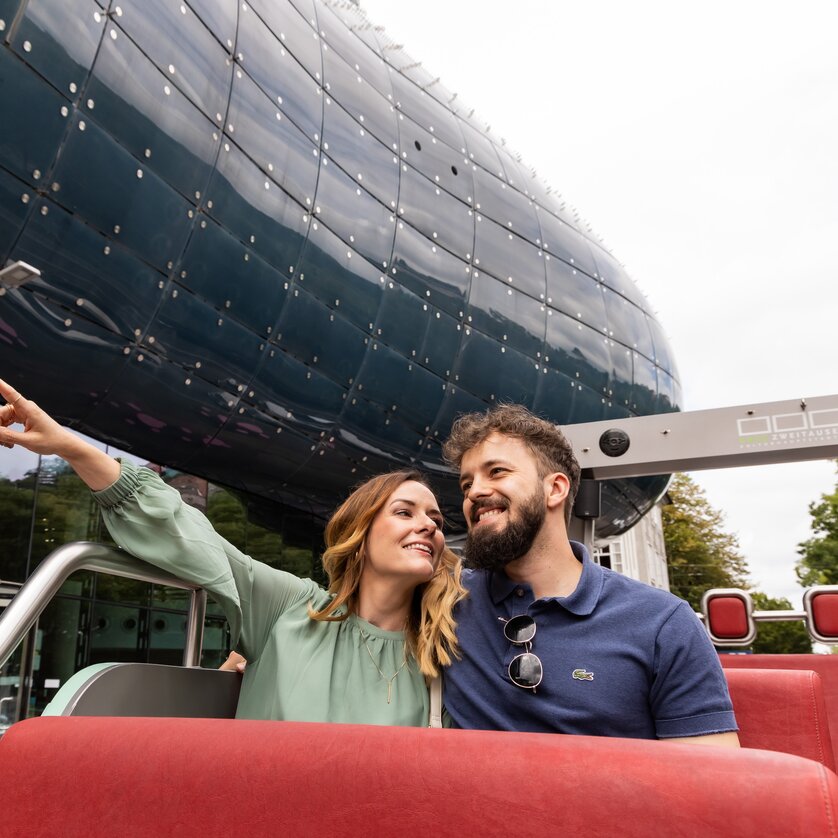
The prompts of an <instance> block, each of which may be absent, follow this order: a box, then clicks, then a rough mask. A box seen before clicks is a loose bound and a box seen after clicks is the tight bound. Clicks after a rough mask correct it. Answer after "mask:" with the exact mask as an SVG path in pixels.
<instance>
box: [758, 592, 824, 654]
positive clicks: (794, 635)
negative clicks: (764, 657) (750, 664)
mask: <svg viewBox="0 0 838 838" xmlns="http://www.w3.org/2000/svg"><path fill="white" fill-rule="evenodd" d="M751 598H752V599H753V601H754V610H755V611H790V610H791V603H790V602H789V601H788V600H787V599H784V598H772V597H770V596H768V595H767V594H764V593H762V592H761V591H752V592H751ZM751 648H752V650H753V651H754V652H756V653H759V654H769V655H802V654H808V653H809V652H811V651H812V639H811V638H810V637H809V633H808V632H807V631H806V626H804V625H803V621H802V620H789V621H783V622H782V623H758V624H757V638H756V640H754V643H753V645H752V647H751Z"/></svg>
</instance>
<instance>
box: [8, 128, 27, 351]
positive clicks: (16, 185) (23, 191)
mask: <svg viewBox="0 0 838 838" xmlns="http://www.w3.org/2000/svg"><path fill="white" fill-rule="evenodd" d="M1 133H2V132H0V134H1ZM24 195H25V196H26V201H27V203H24V202H23V201H22V200H21V198H22V197H23V196H24ZM34 197H35V193H34V192H31V191H30V190H29V189H27V188H26V186H25V185H24V184H23V183H22V182H21V181H19V180H18V179H17V178H15V177H12V176H11V175H9V174H7V173H6V172H5V171H3V170H2V169H0V258H1V259H3V260H4V264H5V259H6V256H7V255H9V250H10V249H11V247H12V245H13V244H14V243H15V242H16V241H18V236H19V235H20V230H21V227H22V225H23V222H24V220H25V219H26V216H27V213H28V211H29V207H28V202H29V201H31V200H33V199H34ZM16 258H17V254H16ZM29 261H31V260H29ZM0 342H2V338H0Z"/></svg>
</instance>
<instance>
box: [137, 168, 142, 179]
mask: <svg viewBox="0 0 838 838" xmlns="http://www.w3.org/2000/svg"><path fill="white" fill-rule="evenodd" d="M137 177H138V178H139V179H140V180H142V177H143V170H142V169H137Z"/></svg>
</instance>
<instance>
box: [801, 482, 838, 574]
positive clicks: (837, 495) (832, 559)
mask: <svg viewBox="0 0 838 838" xmlns="http://www.w3.org/2000/svg"><path fill="white" fill-rule="evenodd" d="M809 514H810V515H811V516H812V530H813V532H814V535H813V536H812V537H811V538H808V539H806V541H802V542H801V543H800V544H798V545H797V552H798V554H799V555H800V559H799V560H798V562H797V564H796V565H795V568H794V570H795V573H796V574H797V578H798V580H799V581H800V584H801V585H803V587H804V588H808V587H810V586H811V585H838V486H836V487H835V491H834V492H832V494H825V495H821V499H820V502H818V503H814V502H813V503H810V504H809Z"/></svg>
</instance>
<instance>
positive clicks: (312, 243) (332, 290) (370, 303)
mask: <svg viewBox="0 0 838 838" xmlns="http://www.w3.org/2000/svg"><path fill="white" fill-rule="evenodd" d="M350 253H351V251H350V250H349V249H348V248H347V246H346V244H345V243H344V242H343V241H342V240H341V239H339V238H338V237H337V236H336V235H335V234H334V233H333V232H331V230H329V229H328V228H327V227H325V226H324V225H323V224H314V225H312V228H311V232H310V233H309V235H308V239H307V240H306V247H305V250H304V251H303V255H302V258H301V259H300V267H299V271H298V272H297V274H296V276H297V280H298V281H299V283H300V285H301V286H302V287H304V288H306V289H307V290H308V291H309V293H311V294H313V295H314V296H315V297H317V299H318V300H320V301H321V302H324V303H326V305H328V306H331V307H334V308H339V309H340V313H341V315H342V316H343V317H345V318H346V319H347V320H349V321H350V322H351V323H354V324H355V325H356V326H359V327H360V328H361V329H364V330H365V331H367V330H369V331H372V328H373V324H374V323H375V321H376V317H377V316H378V308H379V305H380V304H381V295H382V288H383V283H382V282H381V281H380V279H381V271H380V270H379V269H378V268H376V267H375V266H374V265H371V264H370V263H369V262H367V261H366V260H364V259H358V258H357V256H356V257H355V258H352V257H351V256H350ZM381 270H383V268H382V269H381Z"/></svg>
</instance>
